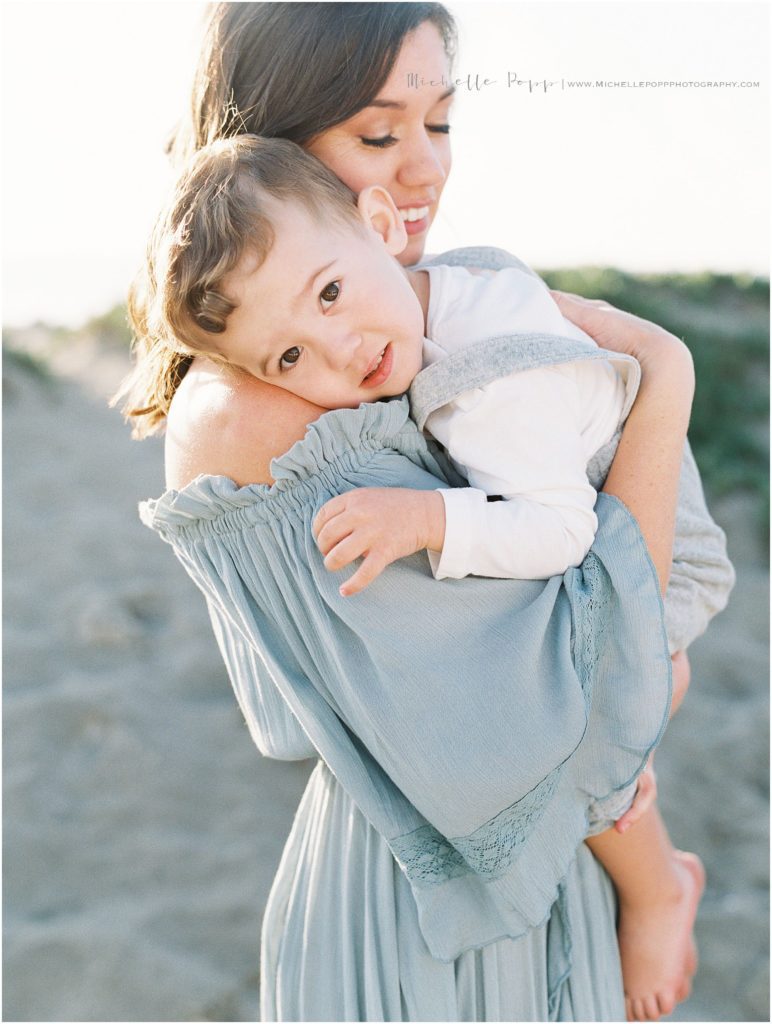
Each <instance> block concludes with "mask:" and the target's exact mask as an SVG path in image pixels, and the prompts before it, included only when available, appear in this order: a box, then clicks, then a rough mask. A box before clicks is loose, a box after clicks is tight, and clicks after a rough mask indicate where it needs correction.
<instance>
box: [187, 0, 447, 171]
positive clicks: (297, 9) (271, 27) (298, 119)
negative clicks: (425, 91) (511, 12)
mask: <svg viewBox="0 0 772 1024" xmlns="http://www.w3.org/2000/svg"><path fill="white" fill-rule="evenodd" d="M425 21H429V22H431V23H432V24H433V25H435V26H436V28H437V30H438V31H439V33H440V36H441V38H442V41H443V44H444V47H445V51H446V53H447V54H448V57H450V58H452V57H453V55H454V52H455V44H456V27H455V23H454V21H453V17H452V15H451V14H450V13H449V11H447V10H446V9H445V7H443V5H442V4H437V3H217V4H214V5H213V7H212V10H211V13H210V16H209V20H208V23H207V26H206V35H205V38H204V45H203V48H202V51H201V57H200V60H199V64H198V68H197V70H196V75H195V80H194V83H193V89H192V95H191V101H190V107H189V111H188V116H187V118H186V119H185V121H183V123H182V124H180V126H179V127H178V129H177V130H176V132H175V134H174V136H173V138H172V140H171V141H170V144H169V151H170V152H171V154H172V157H173V158H174V160H175V162H177V161H182V160H185V159H187V158H188V157H189V156H190V155H191V153H192V152H194V151H195V150H197V149H200V148H201V147H202V146H206V145H208V144H209V143H210V142H214V141H216V140H217V139H220V138H229V137H231V136H233V135H240V134H243V133H246V132H249V133H252V134H255V135H265V136H269V137H278V138H283V139H289V140H290V141H292V142H296V143H298V145H301V146H304V145H306V144H307V143H308V142H310V141H311V140H312V139H313V138H314V137H315V136H316V135H318V134H319V133H320V132H323V131H325V130H326V129H328V128H331V127H333V126H334V125H336V124H340V123H341V122H342V121H345V120H347V119H348V118H349V117H352V116H353V115H354V114H356V113H357V112H358V111H360V110H362V109H363V108H364V107H366V106H367V105H368V104H369V103H370V102H371V101H372V100H373V99H374V98H375V96H376V95H377V94H378V92H380V90H381V89H382V87H383V85H384V83H385V82H386V79H387V78H388V77H389V74H390V72H391V69H392V67H393V66H394V62H395V60H396V58H397V55H398V53H399V51H400V48H401V46H402V43H403V40H404V38H405V36H406V35H407V34H408V33H409V32H412V31H413V30H414V29H416V28H418V26H419V25H422V24H423V23H424V22H425ZM415 70H416V72H417V73H418V74H420V73H421V68H416V69H415Z"/></svg>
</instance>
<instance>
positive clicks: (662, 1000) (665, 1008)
mask: <svg viewBox="0 0 772 1024" xmlns="http://www.w3.org/2000/svg"><path fill="white" fill-rule="evenodd" d="M677 1003H678V998H677V996H676V995H675V994H674V993H673V992H660V993H659V995H658V996H657V1005H658V1007H659V1012H660V1014H661V1015H662V1016H663V1017H666V1016H667V1015H668V1014H669V1013H672V1012H673V1010H674V1009H675V1008H676V1004H677Z"/></svg>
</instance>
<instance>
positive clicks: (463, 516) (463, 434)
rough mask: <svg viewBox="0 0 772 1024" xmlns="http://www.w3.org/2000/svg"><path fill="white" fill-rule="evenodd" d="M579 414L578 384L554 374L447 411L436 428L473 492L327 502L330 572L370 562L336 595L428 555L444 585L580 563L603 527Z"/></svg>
mask: <svg viewBox="0 0 772 1024" xmlns="http://www.w3.org/2000/svg"><path fill="white" fill-rule="evenodd" d="M582 414H583V410H582V409H581V407H580V403H579V396H578V394H577V389H576V385H575V383H574V381H573V379H572V378H571V376H570V375H566V374H564V373H561V372H560V371H557V370H552V369H542V370H539V371H527V372H524V373H519V374H514V375H512V376H510V377H508V378H506V379H505V380H503V381H495V382H494V383H493V384H491V385H489V386H488V387H487V388H485V389H477V390H475V391H473V392H467V393H466V394H465V395H463V396H461V397H460V398H459V399H458V400H456V401H455V402H452V403H449V404H448V405H447V406H443V407H442V409H441V410H438V413H436V414H433V416H432V417H430V422H429V427H430V429H431V430H432V432H433V433H434V434H435V436H436V437H437V439H438V440H440V441H441V442H442V443H443V444H444V445H445V446H446V448H447V449H448V451H449V453H450V455H451V456H452V457H453V458H454V459H455V460H456V461H457V462H458V463H459V464H461V466H462V469H463V471H464V472H465V474H466V475H467V477H468V479H469V481H470V483H472V484H473V485H475V486H473V487H470V488H455V489H449V490H440V491H428V492H427V491H410V490H406V489H394V488H362V489H360V490H357V491H351V492H348V493H347V494H343V495H339V496H338V497H336V498H333V499H332V500H331V501H329V502H327V504H326V505H324V506H323V507H322V509H321V510H320V512H319V514H318V516H317V518H316V520H315V522H314V535H315V537H316V539H317V543H318V544H319V548H320V550H321V552H322V554H323V555H325V566H326V567H327V568H328V569H330V570H332V571H336V570H340V569H343V568H345V566H346V565H348V564H350V563H351V562H353V561H354V559H356V558H359V557H362V556H364V562H363V563H362V565H361V566H360V567H359V568H358V570H357V572H356V573H355V574H354V575H353V576H352V577H351V579H350V580H348V581H347V582H346V583H345V584H343V586H342V587H341V593H342V594H343V595H344V596H348V595H351V594H355V593H357V592H358V591H360V590H362V589H363V588H364V587H365V586H367V585H368V584H369V583H371V582H372V581H373V580H374V579H375V577H376V576H377V575H378V574H379V573H380V572H381V571H382V570H383V569H384V568H385V567H386V566H387V565H388V564H389V563H390V562H393V561H395V559H397V558H403V557H405V556H406V555H410V554H413V553H414V552H416V551H421V550H423V549H427V550H428V553H429V558H430V561H431V563H432V568H433V570H434V572H435V575H436V576H437V578H443V577H453V578H461V577H463V576H467V575H470V574H474V575H477V576H491V577H497V578H507V579H509V578H516V579H547V578H549V577H550V576H554V575H556V574H561V573H563V572H565V571H566V569H567V568H568V567H569V566H571V565H579V563H580V562H581V561H582V559H583V558H584V556H585V555H586V554H587V551H588V550H589V548H590V546H591V544H592V542H593V539H594V537H595V530H596V528H597V520H596V517H595V513H594V511H593V507H594V505H595V500H596V493H595V490H594V489H593V488H592V486H591V485H590V484H589V482H588V480H587V474H586V472H585V465H586V462H587V454H586V452H585V450H584V444H583V442H582V438H581V435H580V430H579V422H580V417H581V416H582ZM487 494H501V495H502V496H503V497H504V498H505V499H506V500H504V501H498V502H489V501H488V500H487ZM440 552H442V554H441V555H440Z"/></svg>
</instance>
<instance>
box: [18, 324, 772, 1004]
mask: <svg viewBox="0 0 772 1024" xmlns="http://www.w3.org/2000/svg"><path fill="white" fill-rule="evenodd" d="M33 340H34V339H33ZM116 360H117V357H106V356H104V355H103V354H102V353H101V352H100V351H99V349H98V348H97V347H93V348H89V347H88V346H85V347H81V348H80V349H79V350H78V351H76V352H71V353H68V354H67V355H66V356H65V355H60V356H59V357H57V358H56V359H54V361H53V362H54V368H55V369H54V373H53V375H52V376H51V377H50V378H46V377H45V376H40V375H39V374H37V373H34V372H30V371H29V370H26V369H24V368H23V367H22V366H20V365H18V364H17V363H16V362H15V361H12V360H10V359H9V360H6V367H5V373H4V395H5V613H6V622H5V652H4V653H5V680H6V681H5V729H4V750H5V759H4V772H5V831H4V840H5V842H4V867H5V874H4V882H5V942H4V1014H3V1018H4V1019H5V1020H24V1021H32V1020H37V1021H93V1020H103V1021H150V1020H158V1021H169V1020H176V1021H194V1020H218V1021H223V1020H233V1021H240V1020H256V1019H258V1016H259V1011H258V992H259V970H258V945H259V929H260V921H261V914H262V909H263V906H264V903H265V899H266V895H267V893H268V889H269V887H270V884H271V879H272V877H273V874H274V871H275V869H276V867H277V864H278V861H279V856H280V853H281V849H282V845H283V843H284V841H285V838H286V836H287V834H288V832H289V828H290V825H291V822H292V817H293V814H294V811H295V808H296V806H297V804H298V801H299V799H300V795H301V793H302V791H303V788H304V785H305V782H306V779H307V777H308V774H309V772H310V770H311V767H312V763H311V762H302V763H297V764H287V763H280V762H272V761H269V760H266V759H263V758H261V757H260V755H259V754H258V752H257V750H256V749H255V748H254V746H253V745H252V743H251V741H250V739H249V736H248V733H247V729H246V726H245V724H244V722H243V719H242V718H241V715H240V713H239V711H238V708H237V706H236V703H235V700H234V698H233V696H232V695H231V692H230V686H229V683H228V680H227V677H226V675H225V672H224V669H223V667H222V664H221V661H220V657H219V653H218V652H217V650H216V647H215V643H214V639H213V637H212V635H211V631H210V627H209V623H208V620H207V617H206V614H205V610H204V604H203V600H202V599H201V597H200V595H199V594H198V592H197V591H196V589H195V588H194V586H193V584H192V583H191V581H190V580H189V579H188V577H187V576H186V575H185V573H184V571H183V570H182V568H181V567H180V566H179V564H178V563H177V562H176V560H175V559H174V556H173V554H172V552H171V550H170V549H169V548H168V547H167V546H166V545H164V544H162V543H161V542H160V541H159V539H158V538H157V537H156V536H155V535H154V534H152V533H151V532H150V531H149V530H147V529H146V528H145V527H143V526H141V525H140V523H139V521H138V519H137V516H136V504H137V502H138V500H140V499H141V498H143V497H148V496H153V495H157V494H159V493H160V492H161V491H162V489H163V486H162V470H161V464H162V452H161V446H160V443H158V442H153V441H146V442H143V443H137V442H132V441H130V440H129V437H128V431H127V430H126V428H125V427H124V426H123V424H122V422H121V420H120V418H119V416H118V415H117V414H116V413H115V412H113V411H110V410H108V409H107V408H106V406H105V402H104V395H105V394H106V393H107V392H108V391H109V390H110V388H111V387H112V385H113V384H114V382H115V380H116V375H120V373H121V372H122V370H123V368H124V367H123V363H122V361H120V360H117V361H116ZM716 515H717V518H718V519H719V521H720V522H721V523H722V525H723V526H724V527H725V528H726V529H727V530H728V532H729V537H730V549H731V553H732V555H733V557H734V559H735V561H736V564H737V566H738V570H739V582H738V585H737V589H736V592H735V594H734V597H733V600H732V603H731V606H730V608H729V610H728V611H727V612H725V613H724V614H723V615H721V616H720V617H719V618H718V619H717V620H716V621H715V622H714V624H713V626H712V628H711V630H710V632H709V634H708V635H707V636H706V637H704V638H703V639H702V640H700V641H699V642H698V643H697V644H695V646H694V647H693V649H692V664H693V683H692V688H691V691H690V693H689V695H688V697H687V700H686V703H685V705H684V708H683V709H682V711H681V713H680V715H679V716H678V718H677V719H676V720H675V721H674V723H673V725H672V727H671V730H670V731H669V734H668V736H667V737H666V740H665V742H664V744H663V746H662V748H661V749H660V751H659V753H658V769H659V771H658V778H659V785H660V794H661V804H662V807H663V810H664V814H665V816H666V819H667V821H668V823H669V825H670V827H671V830H672V833H673V835H674V838H675V840H676V842H677V843H678V844H680V845H682V846H684V847H686V848H689V849H693V850H696V851H698V852H699V853H700V855H701V856H702V857H703V858H704V860H705V863H706V867H707V870H708V887H707V891H706V895H705V899H704V902H703V905H702V910H701V913H700V917H699V921H698V929H697V931H698V940H699V945H700V953H701V965H700V970H699V973H698V976H697V979H696V983H695V986H694V993H693V996H692V998H691V999H690V1000H689V1001H688V1002H687V1003H685V1004H683V1005H682V1006H681V1007H680V1008H679V1009H678V1011H677V1014H676V1015H675V1019H677V1020H714V1021H730V1020H732V1021H734V1020H737V1021H739V1020H743V1021H744V1020H753V1021H760V1020H768V1019H769V1007H768V971H767V963H768V959H767V935H768V930H767V921H768V914H767V899H766V897H767V877H768V863H769V861H768V852H767V820H768V818H767V782H768V755H767V738H768V729H767V692H768V691H767V687H768V665H767V631H768V597H767V595H768V582H769V578H768V574H767V571H766V568H765V559H764V556H763V554H762V551H761V549H760V545H759V543H758V531H757V528H756V527H755V525H754V523H753V510H752V509H749V508H748V507H747V503H746V502H745V501H744V500H742V499H741V498H737V499H733V500H730V501H725V502H723V503H722V504H721V505H720V506H719V507H717V508H716Z"/></svg>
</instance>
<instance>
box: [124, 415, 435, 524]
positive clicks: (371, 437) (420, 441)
mask: <svg viewBox="0 0 772 1024" xmlns="http://www.w3.org/2000/svg"><path fill="white" fill-rule="evenodd" d="M425 446H426V441H425V439H424V438H423V436H422V434H421V433H420V431H419V430H418V429H417V428H416V426H415V424H414V423H413V421H412V420H411V419H410V405H409V403H408V399H407V397H406V396H402V397H400V398H395V399H391V400H389V401H381V402H372V403H367V404H363V405H360V406H359V407H358V408H356V409H332V410H330V411H329V412H326V413H323V414H322V415H321V416H320V417H319V418H318V419H317V420H314V422H313V423H310V424H309V425H308V428H307V430H306V434H305V436H304V437H303V438H301V439H300V440H299V441H296V442H295V443H294V444H293V445H292V447H291V448H290V449H289V450H288V451H286V452H285V453H284V454H283V455H280V456H278V457H277V458H275V459H273V460H272V461H271V475H272V476H273V478H274V481H275V482H274V483H273V484H245V485H243V486H240V485H239V484H237V483H236V482H235V481H234V480H232V479H231V478H230V477H227V476H213V475H208V474H202V475H200V476H197V477H196V478H195V480H192V481H191V482H190V483H188V484H186V485H185V487H183V488H180V489H179V490H175V489H173V488H170V489H169V490H167V491H165V492H164V493H163V494H162V495H161V496H160V498H156V499H151V500H148V501H144V502H142V503H141V504H140V516H141V518H142V521H143V522H144V523H145V524H146V525H147V526H151V527H155V528H157V527H159V526H161V525H165V526H183V525H186V524H187V523H190V522H192V521H194V520H201V519H216V518H218V517H219V516H221V515H222V514H223V513H225V512H231V511H233V510H234V509H238V508H246V507H247V506H250V505H253V504H255V503H256V502H260V501H264V500H270V499H271V498H273V497H276V496H278V495H281V494H283V493H286V492H287V491H289V490H291V489H293V488H295V487H297V486H298V485H299V484H301V483H302V482H304V481H309V480H311V479H312V478H313V477H314V476H316V475H317V474H319V473H320V472H322V471H323V469H324V468H325V467H327V466H328V465H329V463H330V462H333V461H335V460H337V459H340V458H341V457H342V456H344V455H348V456H352V455H354V456H355V454H356V452H357V451H363V452H368V451H373V450H376V449H379V448H383V447H393V448H396V449H398V450H401V451H405V452H414V451H415V450H416V449H417V448H419V447H425Z"/></svg>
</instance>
